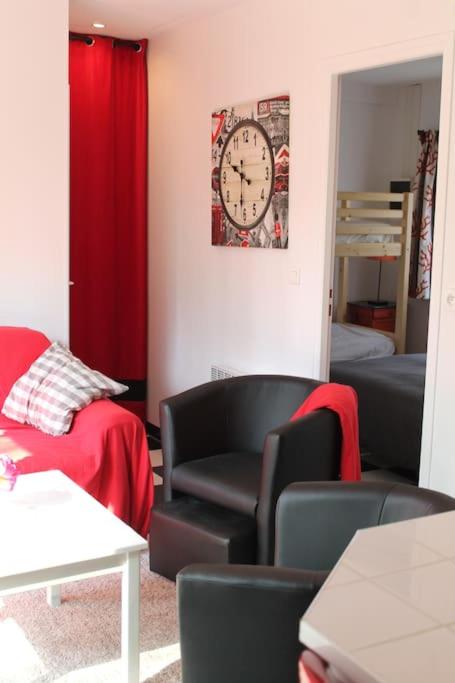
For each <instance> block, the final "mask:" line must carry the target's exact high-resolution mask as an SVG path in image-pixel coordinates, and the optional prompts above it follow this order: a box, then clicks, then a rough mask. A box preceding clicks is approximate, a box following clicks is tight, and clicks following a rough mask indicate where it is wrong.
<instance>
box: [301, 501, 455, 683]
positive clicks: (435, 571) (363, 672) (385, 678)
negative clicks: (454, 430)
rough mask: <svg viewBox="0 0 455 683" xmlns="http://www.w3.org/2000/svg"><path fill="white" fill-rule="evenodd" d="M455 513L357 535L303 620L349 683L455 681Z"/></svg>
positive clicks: (310, 641)
mask: <svg viewBox="0 0 455 683" xmlns="http://www.w3.org/2000/svg"><path fill="white" fill-rule="evenodd" d="M454 586H455V512H445V513H443V514H439V515H433V516H429V517H421V518H420V519H413V520H409V521H406V522H399V523H396V524H386V525H384V526H379V527H374V528H370V529H364V530H362V531H358V532H357V534H356V535H355V536H354V538H353V539H352V541H351V543H350V544H349V546H348V547H347V549H346V550H345V552H344V553H343V555H342V556H341V559H340V560H339V562H338V563H337V565H336V566H335V568H334V569H333V571H332V572H331V574H330V576H329V578H328V580H327V581H326V583H325V584H324V586H323V587H322V589H321V590H320V592H319V593H318V595H317V597H316V598H315V600H314V601H313V603H312V604H311V605H310V607H309V608H308V610H307V611H306V613H305V615H304V616H303V618H302V620H301V622H300V640H301V642H302V643H304V644H305V645H306V646H307V647H309V648H310V649H312V650H314V651H315V652H316V653H317V654H318V655H320V656H321V657H322V658H323V659H325V661H326V662H328V663H329V665H330V666H331V667H332V672H331V673H332V676H333V677H334V680H337V681H340V682H343V683H408V682H411V681H412V683H429V682H433V681H434V682H435V683H436V681H453V680H454V677H455V673H454V672H455V589H454Z"/></svg>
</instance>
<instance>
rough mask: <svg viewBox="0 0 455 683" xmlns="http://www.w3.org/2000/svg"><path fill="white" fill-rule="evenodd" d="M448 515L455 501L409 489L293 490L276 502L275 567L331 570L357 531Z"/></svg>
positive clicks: (332, 485)
mask: <svg viewBox="0 0 455 683" xmlns="http://www.w3.org/2000/svg"><path fill="white" fill-rule="evenodd" d="M450 510H455V499H453V498H451V497H450V496H446V495H445V494H443V493H438V492H436V491H430V490H429V489H423V488H417V487H416V486H411V485H408V484H393V483H387V482H357V483H348V482H309V483H298V484H292V485H291V486H289V487H287V488H286V489H285V491H283V493H282V494H281V496H280V498H279V500H278V505H277V512H276V543H275V564H276V565H277V566H284V567H293V568H300V569H308V570H330V569H332V567H333V566H334V565H335V563H336V562H337V561H338V559H339V557H340V555H341V554H342V553H343V552H344V550H345V548H346V547H347V545H348V544H349V542H350V541H351V539H352V537H353V536H354V534H355V532H356V531H357V530H358V529H365V528H367V527H372V526H378V525H381V524H388V523H391V522H401V521H404V520H407V519H413V518H416V517H424V516H427V515H433V514H437V513H440V512H448V511H450Z"/></svg>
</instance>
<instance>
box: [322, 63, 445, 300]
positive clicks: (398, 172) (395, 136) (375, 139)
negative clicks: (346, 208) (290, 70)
mask: <svg viewBox="0 0 455 683" xmlns="http://www.w3.org/2000/svg"><path fill="white" fill-rule="evenodd" d="M400 71H403V67H402V66H400ZM341 83H342V85H341V94H342V95H341V110H340V151H339V169H338V189H339V190H341V191H359V192H362V191H368V190H370V191H377V192H380V191H384V192H388V191H389V189H390V181H391V180H397V179H401V178H409V179H410V178H411V177H412V176H413V175H414V174H415V170H416V164H417V157H418V154H419V152H420V143H419V140H418V135H417V130H418V129H420V128H425V129H426V128H439V111H440V98H441V79H435V80H428V81H423V82H422V83H415V84H412V85H373V84H370V83H367V82H357V81H352V80H350V76H349V75H348V76H344V77H343V78H342V79H341ZM378 265H379V264H378V262H375V261H369V260H367V259H353V260H351V262H350V266H349V300H350V301H358V300H359V299H375V298H376V296H377V287H378ZM397 272H398V269H397V264H396V263H395V262H392V263H384V264H383V265H382V277H381V297H382V298H384V299H389V300H394V299H395V296H396V286H397V285H396V282H397ZM334 275H335V277H334V284H335V287H334V290H335V301H336V293H337V280H338V278H337V275H338V259H337V260H336V265H335V274H334Z"/></svg>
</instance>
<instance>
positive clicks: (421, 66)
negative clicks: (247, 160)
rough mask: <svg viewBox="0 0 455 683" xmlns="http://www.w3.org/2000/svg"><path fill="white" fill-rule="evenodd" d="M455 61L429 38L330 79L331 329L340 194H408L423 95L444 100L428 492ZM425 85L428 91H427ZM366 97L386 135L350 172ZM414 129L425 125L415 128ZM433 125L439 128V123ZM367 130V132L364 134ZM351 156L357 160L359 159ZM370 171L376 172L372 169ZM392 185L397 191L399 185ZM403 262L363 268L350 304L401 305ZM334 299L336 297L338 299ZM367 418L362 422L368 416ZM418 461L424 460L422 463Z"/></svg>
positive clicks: (424, 473) (446, 44) (332, 73)
mask: <svg viewBox="0 0 455 683" xmlns="http://www.w3.org/2000/svg"><path fill="white" fill-rule="evenodd" d="M387 53H388V54H387ZM405 55H406V56H408V57H409V59H406V58H405ZM387 57H388V58H387ZM452 59H453V45H452V40H451V39H449V38H448V37H439V38H437V39H436V40H432V39H428V41H420V42H419V43H417V41H416V43H415V44H414V45H406V46H390V47H388V48H384V49H378V50H376V51H371V52H369V53H368V55H366V54H364V55H361V54H357V55H347V56H344V57H340V58H337V59H334V60H332V63H331V64H330V65H328V75H329V78H330V86H331V98H330V99H331V109H330V116H331V121H330V127H331V135H330V142H329V157H330V163H329V169H330V173H329V178H328V187H327V190H328V193H327V214H326V219H327V221H326V225H327V251H326V270H325V273H326V285H327V293H326V299H325V301H326V303H327V309H326V310H328V311H329V322H330V323H331V322H332V315H331V313H332V311H333V304H334V303H335V307H336V305H337V303H338V302H337V294H338V292H337V284H338V283H335V287H334V286H333V284H334V283H333V274H334V268H335V225H336V218H335V216H336V209H337V206H338V208H340V203H339V202H338V203H337V192H338V191H339V190H340V188H341V189H344V190H346V189H347V188H348V185H349V186H350V187H349V188H348V189H349V190H350V191H355V192H360V190H370V191H380V192H382V194H384V195H388V193H390V192H391V190H393V189H394V190H397V189H398V190H399V192H398V194H403V192H405V190H406V188H403V186H401V187H400V185H399V183H402V182H403V181H406V180H407V181H408V182H409V179H410V178H409V176H410V175H411V173H410V171H411V167H410V163H411V160H412V157H413V155H414V160H415V161H416V160H417V157H416V149H418V138H417V130H418V129H419V126H420V123H419V117H420V119H422V118H424V117H426V116H427V114H428V111H427V110H426V109H425V108H422V103H423V105H424V107H426V105H427V104H428V102H429V100H427V97H426V96H427V94H428V91H427V92H425V96H424V97H422V90H425V89H426V88H427V86H428V87H430V81H431V87H432V88H433V89H434V90H433V94H435V93H440V94H441V98H440V100H441V115H440V122H439V129H440V131H441V133H440V135H441V141H442V153H441V154H440V157H439V163H438V208H437V211H436V214H435V218H436V221H435V233H434V234H435V235H437V237H436V239H435V243H434V250H433V270H432V287H433V289H432V294H431V312H430V304H429V303H424V304H423V306H421V309H423V308H426V309H428V311H427V312H428V313H429V323H428V331H429V337H428V348H427V357H426V358H427V362H426V365H424V369H423V383H424V386H425V390H424V392H423V389H422V401H421V408H420V414H421V415H422V412H423V422H422V417H421V418H420V419H421V424H422V432H421V433H422V439H421V457H420V458H418V459H417V460H416V461H415V463H414V466H413V468H412V469H413V470H414V478H415V480H416V481H417V480H418V481H419V483H420V484H421V485H428V484H429V480H430V470H431V461H432V455H433V453H432V439H433V431H432V427H433V416H434V414H433V411H434V401H435V392H436V365H437V346H438V335H439V322H440V314H441V284H442V263H443V243H444V237H445V235H444V229H445V213H446V196H447V195H446V185H447V176H448V149H449V148H448V139H449V134H450V125H449V123H450V118H451V101H452V63H453V62H452ZM366 67H369V68H366ZM426 70H427V71H426ZM424 83H425V85H423V84H424ZM381 88H382V92H381V97H383V98H385V101H383V102H382V103H381V101H380V99H381V98H380V97H379V90H378V89H381ZM399 89H406V90H402V92H401V94H400V97H399V98H398V99H399V100H400V102H401V104H400V106H401V113H400V116H397V115H396V112H397V111H398V110H397V108H396V107H397V106H398V105H397V101H396V100H395V102H394V103H393V102H392V100H393V97H394V96H395V95H397V94H398V90H399ZM360 91H363V94H362V97H363V100H365V99H366V101H367V103H368V106H370V108H371V107H372V108H373V109H375V108H376V114H375V115H376V116H377V118H378V116H379V115H378V114H377V112H378V111H379V110H381V109H382V111H381V114H380V116H379V118H378V120H377V121H376V124H375V125H374V126H372V127H373V129H375V130H376V132H378V131H379V133H380V134H378V135H376V136H373V138H372V147H370V149H369V150H367V151H365V149H364V150H363V156H362V155H361V154H360V155H359V154H358V155H357V162H356V164H352V163H351V165H350V166H349V165H346V159H348V158H349V149H351V151H352V146H353V144H354V143H355V140H354V141H353V139H352V136H353V135H355V134H357V137H359V136H360V137H361V136H362V135H364V134H365V131H366V128H365V127H368V125H370V126H371V125H372V118H371V117H370V118H369V119H368V117H364V116H363V114H364V113H365V112H363V114H360V112H359V111H358V110H357V111H356V112H353V111H351V114H352V115H351V116H346V112H347V110H348V109H349V107H351V110H352V108H353V106H354V103H355V100H356V98H357V99H359V92H360ZM367 91H368V92H367ZM343 96H344V102H343ZM387 98H388V99H387ZM435 99H437V100H439V97H436V95H435V97H433V102H432V103H433V104H434V103H435ZM343 104H344V105H345V106H347V109H345V111H343ZM417 104H419V107H417ZM405 105H406V106H405ZM394 107H395V115H392V117H391V118H389V120H388V124H390V125H387V116H389V115H391V112H392V110H393V109H394ZM406 107H407V112H406V116H404V115H403V112H404V110H405V109H406ZM367 108H368V107H367ZM437 110H438V107H436V109H435V110H434V111H433V114H434V113H435V112H436V115H437ZM385 114H386V115H385ZM356 117H357V118H356ZM362 117H363V119H362ZM373 118H374V116H373ZM343 119H344V123H343ZM379 119H381V121H382V124H381V125H382V126H383V129H382V131H381V130H380V128H378V125H379V123H380V121H379ZM405 119H406V121H407V125H408V130H411V128H415V130H414V135H415V138H414V142H413V141H412V139H411V137H410V135H407V136H406V135H405V134H404V131H405V129H404V127H403V125H404V121H405ZM346 120H347V122H348V124H349V125H350V127H351V140H349V131H348V138H344V139H343V135H342V133H343V125H344V129H345V131H346ZM413 122H414V123H416V124H417V125H413ZM391 124H393V126H394V128H393V130H392V129H391ZM349 125H348V129H349ZM424 125H426V124H424ZM431 125H435V123H434V117H433V121H432V123H431ZM362 126H363V127H364V128H363V130H362ZM393 126H392V127H393ZM384 128H385V130H386V132H387V131H389V133H390V138H391V139H392V141H393V140H394V141H395V142H392V146H391V153H390V154H389V155H387V154H385V151H386V150H385V146H384V144H383V142H381V138H382V136H383V134H384ZM370 133H371V131H370ZM398 151H399V154H398ZM351 156H353V155H352V154H351ZM354 156H355V155H354ZM398 156H399V157H400V168H401V170H399V171H397V170H396V169H397V168H398V167H397V165H396V164H395V161H396V159H397V158H398ZM373 158H374V159H375V160H376V163H375V164H373V165H371V164H369V163H367V162H370V161H371V160H372V159H373ZM367 166H369V168H368V169H367ZM373 166H374V167H373ZM406 167H407V170H406ZM411 177H412V176H411ZM392 182H393V183H394V185H391V183H392ZM351 183H352V185H354V183H355V185H354V187H353V186H352V185H351ZM397 184H398V185H397ZM343 185H344V187H343ZM372 185H373V187H372ZM370 199H371V198H370ZM384 199H385V200H386V201H387V205H386V206H384V205H382V207H383V208H384V209H385V208H390V207H391V204H390V202H391V201H392V199H393V198H392V197H389V196H384ZM402 199H403V197H402ZM352 206H353V207H355V208H357V207H359V204H356V203H355V202H354V203H353V204H352ZM370 206H371V205H370ZM373 206H374V205H373ZM376 206H381V205H376ZM395 209H396V210H397V211H399V210H400V209H399V208H398V207H397V204H396V203H395ZM338 217H339V218H340V215H338ZM341 218H348V220H349V219H350V218H349V213H346V214H345V215H344V216H341ZM356 218H357V217H356ZM351 219H352V218H351ZM392 251H393V249H392ZM397 260H398V259H396V258H395V259H394V262H390V263H384V262H381V261H382V259H381V261H377V260H376V262H374V261H370V262H368V263H367V265H365V264H362V266H357V267H356V269H355V270H354V271H353V279H352V280H351V281H350V282H349V283H348V285H347V287H348V299H349V298H351V300H352V299H354V300H355V298H356V296H355V295H356V291H357V292H359V287H361V286H363V287H364V290H363V293H362V295H361V296H362V297H365V299H366V300H367V301H373V300H375V301H374V303H378V299H379V300H382V301H387V302H389V300H390V301H393V298H392V297H393V292H394V291H395V292H396V278H397V272H396V271H397V270H398V268H399V266H398V263H397ZM359 263H360V259H359ZM349 288H350V289H349ZM356 288H357V290H356ZM334 290H335V292H334ZM334 294H335V297H334V296H333V295H334ZM379 303H380V302H379ZM335 310H336V309H335ZM382 312H383V313H385V314H386V313H387V311H382ZM407 312H408V311H406V313H407ZM414 313H415V311H413V312H412V314H411V315H410V316H409V318H410V321H411V318H412V317H414V318H415V316H414ZM420 313H421V310H419V313H418V315H417V318H418V319H420V318H421V317H422V316H420ZM423 318H425V316H423ZM412 324H414V325H416V324H417V326H419V323H418V322H417V323H416V321H415V320H414V321H413V323H412ZM331 327H332V326H331V325H327V319H325V320H324V321H323V330H322V344H321V376H322V377H323V378H328V377H329V373H330V342H331V336H332V335H331V333H330V331H329V330H331ZM425 327H426V325H425V323H424V326H423V328H422V327H421V328H420V332H414V333H411V334H410V335H409V336H408V344H411V347H412V343H413V342H415V341H416V339H417V337H418V343H419V345H420V348H419V349H418V351H419V352H420V353H422V354H423V353H424V351H425V346H426V344H425V342H426V340H425V339H424V337H426V334H424V333H423V332H422V330H424V329H425ZM385 336H386V337H387V335H385ZM389 337H390V335H389ZM403 350H409V346H408V349H403ZM404 355H409V354H403V357H404ZM397 357H398V356H394V358H395V359H396V358H397ZM383 375H384V373H383ZM332 379H337V380H338V381H340V379H339V378H338V377H333V376H332ZM400 381H401V379H400V380H398V382H400ZM348 383H349V382H348ZM351 383H352V382H351ZM372 405H373V406H374V407H375V410H376V411H377V414H379V411H380V410H381V408H382V407H383V405H384V397H383V396H382V397H377V398H376V399H375V400H374V401H372ZM406 405H407V402H404V401H403V402H401V403H400V402H399V400H397V402H396V406H395V412H396V413H397V414H398V415H399V414H400V411H403V410H406ZM360 413H361V419H362V410H361V411H360ZM373 419H374V415H373ZM361 431H362V425H361ZM419 442H420V438H419ZM373 460H376V462H377V463H378V464H379V465H380V458H379V459H377V458H375V457H374V456H373ZM418 460H420V464H419V462H418ZM407 474H408V473H407ZM434 487H435V488H440V489H441V490H444V487H442V486H434ZM445 490H447V489H445Z"/></svg>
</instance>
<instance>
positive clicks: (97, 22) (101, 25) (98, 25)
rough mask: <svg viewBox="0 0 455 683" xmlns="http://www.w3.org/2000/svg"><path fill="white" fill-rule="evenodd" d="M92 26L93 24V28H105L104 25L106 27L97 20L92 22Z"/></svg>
mask: <svg viewBox="0 0 455 683" xmlns="http://www.w3.org/2000/svg"><path fill="white" fill-rule="evenodd" d="M92 26H93V28H105V27H106V25H105V24H101V23H100V22H99V21H95V22H94V23H93V24H92Z"/></svg>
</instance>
